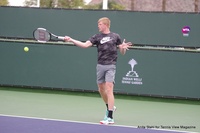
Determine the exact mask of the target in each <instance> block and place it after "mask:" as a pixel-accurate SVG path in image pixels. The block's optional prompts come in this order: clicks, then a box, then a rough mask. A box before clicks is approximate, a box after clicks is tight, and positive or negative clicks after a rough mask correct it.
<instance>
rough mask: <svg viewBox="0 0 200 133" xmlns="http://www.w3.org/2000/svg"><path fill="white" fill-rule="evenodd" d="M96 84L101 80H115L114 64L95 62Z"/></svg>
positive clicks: (101, 81)
mask: <svg viewBox="0 0 200 133" xmlns="http://www.w3.org/2000/svg"><path fill="white" fill-rule="evenodd" d="M96 69H97V84H100V83H103V82H113V83H114V82H115V72H116V65H100V64H97V67H96Z"/></svg>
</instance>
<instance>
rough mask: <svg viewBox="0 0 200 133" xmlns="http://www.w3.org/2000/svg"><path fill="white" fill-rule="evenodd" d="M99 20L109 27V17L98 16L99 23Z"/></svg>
mask: <svg viewBox="0 0 200 133" xmlns="http://www.w3.org/2000/svg"><path fill="white" fill-rule="evenodd" d="M99 22H102V23H103V24H105V25H107V26H108V28H110V19H109V18H107V17H103V18H100V19H99V20H98V23H99Z"/></svg>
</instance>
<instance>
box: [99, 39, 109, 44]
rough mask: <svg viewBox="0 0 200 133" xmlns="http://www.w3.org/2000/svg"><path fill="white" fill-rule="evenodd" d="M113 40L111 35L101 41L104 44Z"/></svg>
mask: <svg viewBox="0 0 200 133" xmlns="http://www.w3.org/2000/svg"><path fill="white" fill-rule="evenodd" d="M111 40H112V39H111V38H110V37H104V38H102V39H101V41H100V43H101V44H103V43H106V42H109V41H111Z"/></svg>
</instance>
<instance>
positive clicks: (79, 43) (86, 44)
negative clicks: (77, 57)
mask: <svg viewBox="0 0 200 133" xmlns="http://www.w3.org/2000/svg"><path fill="white" fill-rule="evenodd" d="M64 40H65V41H66V42H72V43H74V44H75V45H76V46H79V47H81V48H88V47H91V46H92V43H91V42H90V41H86V42H81V41H78V40H75V39H73V38H71V37H69V36H65V38H64Z"/></svg>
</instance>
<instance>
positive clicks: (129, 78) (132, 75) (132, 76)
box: [122, 59, 143, 85]
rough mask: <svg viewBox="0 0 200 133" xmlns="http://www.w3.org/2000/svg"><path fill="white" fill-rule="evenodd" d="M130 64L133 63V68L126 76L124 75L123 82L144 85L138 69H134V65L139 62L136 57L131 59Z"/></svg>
mask: <svg viewBox="0 0 200 133" xmlns="http://www.w3.org/2000/svg"><path fill="white" fill-rule="evenodd" d="M128 64H129V65H131V70H130V71H128V72H127V73H126V75H125V76H124V77H122V84H134V85H142V84H143V83H142V78H140V76H139V74H138V73H137V71H134V67H135V65H137V62H136V61H135V60H134V59H131V60H130V61H129V62H128Z"/></svg>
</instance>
